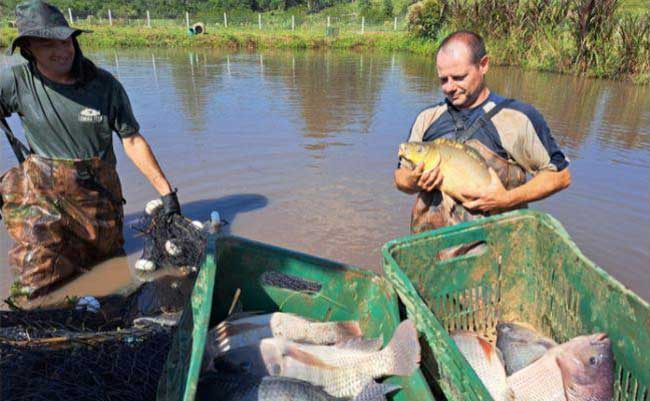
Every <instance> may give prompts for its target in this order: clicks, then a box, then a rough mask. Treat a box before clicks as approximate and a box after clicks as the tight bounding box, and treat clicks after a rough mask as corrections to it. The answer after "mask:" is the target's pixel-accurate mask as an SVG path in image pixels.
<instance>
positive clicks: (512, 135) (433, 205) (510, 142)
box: [395, 31, 571, 233]
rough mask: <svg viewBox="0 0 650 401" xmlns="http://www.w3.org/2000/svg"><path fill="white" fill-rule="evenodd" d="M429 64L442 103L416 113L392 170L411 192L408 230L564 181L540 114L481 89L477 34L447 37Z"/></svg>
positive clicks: (533, 197)
mask: <svg viewBox="0 0 650 401" xmlns="http://www.w3.org/2000/svg"><path fill="white" fill-rule="evenodd" d="M436 67H437V71H438V77H439V79H440V85H441V89H442V92H443V93H444V94H445V100H444V101H443V102H440V103H439V104H437V105H434V106H432V107H429V108H427V109H425V110H423V111H422V112H421V113H420V114H419V115H418V117H417V118H416V120H415V122H414V124H413V126H412V128H411V131H410V134H409V138H408V142H407V143H404V144H402V145H401V146H400V150H399V156H400V165H399V168H398V169H396V170H395V185H396V187H397V188H398V189H399V190H400V191H402V192H405V193H408V194H415V193H417V194H418V195H417V199H416V202H415V205H414V206H413V211H412V215H411V231H412V232H413V233H418V232H422V231H426V230H432V229H436V228H440V227H444V226H449V225H453V224H457V223H459V222H462V221H466V220H471V219H474V218H476V217H477V216H481V215H488V214H494V213H500V212H503V211H507V210H512V209H517V208H521V207H525V206H526V204H527V203H528V202H533V201H537V200H540V199H543V198H545V197H547V196H549V195H551V194H553V193H555V192H558V191H560V190H562V189H564V188H567V187H568V186H569V185H570V183H571V175H570V173H569V169H568V165H569V161H568V159H567V158H566V157H565V156H564V154H563V152H562V151H561V150H560V148H559V147H558V145H557V144H556V142H555V139H554V138H553V136H552V135H551V132H550V129H549V128H548V126H547V125H546V122H545V121H544V118H543V117H542V116H541V114H540V113H539V112H538V111H537V110H536V109H535V108H534V107H532V106H530V105H528V104H525V103H523V102H520V101H517V100H514V99H506V98H504V97H502V96H499V95H497V94H496V93H493V92H490V90H489V89H488V87H487V86H486V82H485V74H486V73H487V71H488V68H489V58H488V56H487V55H486V51H485V45H484V43H483V39H482V38H481V37H480V36H479V35H477V34H476V33H473V32H469V31H458V32H455V33H452V34H451V35H449V36H448V37H447V38H445V39H444V40H443V42H442V44H441V45H440V48H439V49H438V53H437V56H436ZM527 174H531V175H533V178H532V179H530V180H529V181H526V175H527Z"/></svg>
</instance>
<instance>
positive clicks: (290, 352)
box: [285, 344, 336, 369]
mask: <svg viewBox="0 0 650 401" xmlns="http://www.w3.org/2000/svg"><path fill="white" fill-rule="evenodd" d="M285 355H286V356H287V357H289V358H292V359H295V360H296V361H298V362H300V363H302V364H305V365H309V366H314V367H317V368H321V369H336V367H335V366H332V365H330V364H328V363H325V362H324V361H323V360H321V359H320V358H318V357H317V356H315V355H312V354H310V353H309V352H305V351H303V350H301V349H300V348H299V347H297V346H296V345H295V344H288V345H287V348H286V352H285Z"/></svg>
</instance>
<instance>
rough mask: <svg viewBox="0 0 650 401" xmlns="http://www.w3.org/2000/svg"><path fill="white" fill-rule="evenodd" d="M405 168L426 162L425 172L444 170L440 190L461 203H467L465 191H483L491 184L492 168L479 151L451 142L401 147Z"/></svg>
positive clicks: (401, 160) (401, 157) (448, 140)
mask: <svg viewBox="0 0 650 401" xmlns="http://www.w3.org/2000/svg"><path fill="white" fill-rule="evenodd" d="M398 156H399V158H400V162H401V164H402V165H403V166H405V167H407V168H410V169H414V168H415V166H417V165H418V164H420V163H421V162H424V170H425V171H427V170H431V169H433V168H435V167H439V168H440V172H441V173H442V176H443V179H442V184H441V185H440V190H441V191H442V192H444V193H446V194H448V195H450V196H452V197H453V198H456V199H457V200H459V201H461V202H465V201H467V199H466V198H465V197H464V196H463V195H462V192H463V190H480V189H482V188H485V187H486V186H488V185H489V184H490V181H491V177H490V172H489V169H488V165H487V163H486V162H485V159H484V158H483V156H481V154H480V153H478V152H477V151H476V150H475V149H472V148H470V147H469V146H467V145H463V144H462V143H460V142H457V141H453V140H450V139H444V138H440V139H436V140H434V141H431V142H406V143H402V144H401V145H400V146H399V152H398Z"/></svg>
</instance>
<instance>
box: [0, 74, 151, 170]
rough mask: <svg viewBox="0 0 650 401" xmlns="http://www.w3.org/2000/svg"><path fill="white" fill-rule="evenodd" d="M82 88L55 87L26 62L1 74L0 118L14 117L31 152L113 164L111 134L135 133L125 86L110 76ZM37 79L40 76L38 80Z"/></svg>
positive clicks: (98, 78)
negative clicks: (16, 115)
mask: <svg viewBox="0 0 650 401" xmlns="http://www.w3.org/2000/svg"><path fill="white" fill-rule="evenodd" d="M97 70H98V73H97V76H96V77H95V78H94V79H93V80H92V81H90V82H88V83H87V84H85V85H83V86H78V85H65V84H59V83H56V82H53V81H50V80H48V79H47V78H45V77H42V75H41V74H38V73H36V74H35V73H34V72H33V71H32V67H30V65H29V64H19V65H15V66H12V67H10V68H6V69H3V70H0V116H4V117H7V116H9V115H11V114H12V113H18V115H19V116H20V119H21V121H22V124H23V128H24V130H25V137H26V138H27V141H28V142H29V146H30V147H31V149H32V151H33V152H34V153H36V154H37V155H40V156H43V157H48V158H52V159H90V158H92V157H99V158H101V159H103V160H105V161H107V162H109V163H112V164H115V154H114V153H113V131H115V132H116V133H117V134H118V135H119V136H120V138H126V137H128V136H131V135H134V134H137V133H138V131H139V129H140V126H139V125H138V122H137V121H136V119H135V117H134V116H133V111H132V110H131V103H130V102H129V98H128V96H127V94H126V91H124V88H123V87H122V85H121V84H120V83H119V81H118V80H117V79H115V78H114V77H113V76H112V75H111V74H110V73H109V72H107V71H105V70H102V69H100V68H98V69H97ZM41 77H42V78H41Z"/></svg>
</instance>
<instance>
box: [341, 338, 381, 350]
mask: <svg viewBox="0 0 650 401" xmlns="http://www.w3.org/2000/svg"><path fill="white" fill-rule="evenodd" d="M383 344H384V341H383V340H382V339H381V338H374V339H371V340H366V339H365V338H363V337H354V338H350V339H348V340H345V341H341V342H338V343H336V344H335V345H334V346H335V347H337V348H343V349H352V350H356V351H364V352H375V351H379V350H380V349H381V346H382V345H383Z"/></svg>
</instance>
